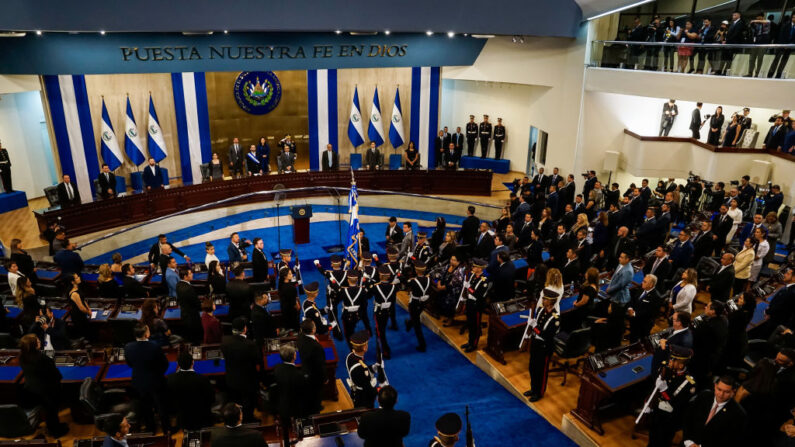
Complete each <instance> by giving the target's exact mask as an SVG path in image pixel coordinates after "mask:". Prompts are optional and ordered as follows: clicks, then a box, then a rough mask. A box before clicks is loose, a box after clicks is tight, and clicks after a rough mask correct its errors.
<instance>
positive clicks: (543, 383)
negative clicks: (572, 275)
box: [524, 289, 560, 402]
mask: <svg viewBox="0 0 795 447" xmlns="http://www.w3.org/2000/svg"><path fill="white" fill-rule="evenodd" d="M542 293H543V303H542V304H543V307H542V308H541V310H540V311H538V313H537V314H536V317H535V319H534V320H530V327H531V329H532V332H531V333H530V334H529V335H528V336H529V337H530V338H531V341H530V391H525V393H524V395H525V396H527V397H529V398H530V402H536V401H538V400H541V398H542V397H544V392H545V391H546V389H547V376H548V375H549V359H550V357H551V356H552V351H553V349H554V347H555V335H557V334H558V331H559V330H560V317H559V316H558V312H557V311H556V310H555V303H557V302H558V293H557V292H555V291H554V290H550V289H544V291H543V292H542Z"/></svg>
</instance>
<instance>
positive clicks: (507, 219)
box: [492, 206, 524, 233]
mask: <svg viewBox="0 0 795 447" xmlns="http://www.w3.org/2000/svg"><path fill="white" fill-rule="evenodd" d="M501 212H502V214H501V215H500V218H499V219H497V220H495V221H494V222H492V226H493V227H494V231H496V232H497V233H504V232H505V226H506V225H508V224H509V223H511V211H510V209H509V207H507V206H504V207H503V208H502V211H501ZM522 220H524V216H522Z"/></svg>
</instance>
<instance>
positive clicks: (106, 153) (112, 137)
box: [100, 98, 123, 171]
mask: <svg viewBox="0 0 795 447" xmlns="http://www.w3.org/2000/svg"><path fill="white" fill-rule="evenodd" d="M100 137H101V138H100V140H101V141H102V159H103V160H104V161H105V163H107V164H108V167H109V168H110V170H111V171H114V170H116V168H118V167H119V166H121V164H122V160H123V158H122V154H121V149H119V140H117V139H116V133H115V132H113V125H112V124H111V123H110V117H109V116H108V108H107V107H106V106H105V98H103V99H102V129H101V130H100Z"/></svg>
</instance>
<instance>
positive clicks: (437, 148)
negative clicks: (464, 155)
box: [429, 130, 447, 169]
mask: <svg viewBox="0 0 795 447" xmlns="http://www.w3.org/2000/svg"><path fill="white" fill-rule="evenodd" d="M445 140H447V138H445V136H444V132H443V131H441V130H440V131H439V135H437V136H436V139H435V140H433V153H434V154H436V166H442V158H443V157H444V151H445V149H446V148H447V145H446V144H445ZM429 169H430V166H429Z"/></svg>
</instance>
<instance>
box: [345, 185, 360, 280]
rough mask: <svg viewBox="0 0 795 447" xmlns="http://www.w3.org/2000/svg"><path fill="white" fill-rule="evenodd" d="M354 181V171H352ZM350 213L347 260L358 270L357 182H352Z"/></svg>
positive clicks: (349, 195) (349, 201)
mask: <svg viewBox="0 0 795 447" xmlns="http://www.w3.org/2000/svg"><path fill="white" fill-rule="evenodd" d="M351 179H353V171H351ZM348 213H350V215H351V220H350V224H348V239H347V241H348V242H347V247H346V249H345V259H346V260H347V261H348V262H349V264H348V265H349V266H350V268H356V265H357V264H358V262H359V192H358V191H357V190H356V182H355V181H353V180H351V191H350V192H349V193H348Z"/></svg>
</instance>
